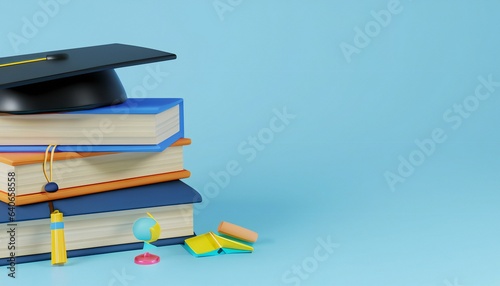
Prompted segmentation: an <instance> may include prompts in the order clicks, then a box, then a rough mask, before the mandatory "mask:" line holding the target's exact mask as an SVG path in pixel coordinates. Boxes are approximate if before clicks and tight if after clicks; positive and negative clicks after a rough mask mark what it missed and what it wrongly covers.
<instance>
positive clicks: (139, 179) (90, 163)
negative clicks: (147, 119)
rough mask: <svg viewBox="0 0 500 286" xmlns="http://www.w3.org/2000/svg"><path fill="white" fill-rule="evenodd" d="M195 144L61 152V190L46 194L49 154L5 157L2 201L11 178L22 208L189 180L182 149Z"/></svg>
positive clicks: (57, 160) (56, 172)
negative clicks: (45, 169)
mask: <svg viewBox="0 0 500 286" xmlns="http://www.w3.org/2000/svg"><path fill="white" fill-rule="evenodd" d="M190 143H191V140H190V139H187V138H182V139H180V140H178V141H176V142H175V143H174V144H173V145H171V146H170V147H168V148H167V149H165V150H164V151H162V152H155V153H136V152H122V153H75V152H56V153H54V160H53V169H52V175H53V181H54V182H56V183H57V184H58V186H59V190H58V191H57V192H54V193H47V192H45V191H43V190H42V186H44V185H45V184H46V178H45V177H44V174H43V170H42V168H41V166H43V162H44V159H45V158H44V157H45V154H44V153H0V200H1V201H4V202H8V198H7V191H8V188H9V184H11V185H12V182H10V181H9V178H10V177H13V178H11V180H14V181H15V192H14V193H15V194H14V195H15V197H16V204H17V205H23V204H26V203H33V202H37V200H38V201H47V200H54V199H61V198H68V197H71V196H79V195H86V194H91V193H96V192H103V191H108V190H116V189H120V188H124V187H125V186H127V184H129V186H138V185H140V184H151V183H158V182H162V181H168V180H174V179H182V178H187V177H189V175H190V173H189V172H188V171H186V170H184V167H183V150H182V149H183V146H185V145H188V144H190ZM8 174H11V176H10V177H9V175H8ZM11 189H12V188H11Z"/></svg>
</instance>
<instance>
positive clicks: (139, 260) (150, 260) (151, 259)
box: [134, 252, 160, 265]
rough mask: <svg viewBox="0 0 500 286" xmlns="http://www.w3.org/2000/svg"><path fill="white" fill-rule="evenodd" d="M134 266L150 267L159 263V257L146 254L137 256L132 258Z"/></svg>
mask: <svg viewBox="0 0 500 286" xmlns="http://www.w3.org/2000/svg"><path fill="white" fill-rule="evenodd" d="M134 262H135V264H140V265H152V264H156V263H158V262H160V257H159V256H158V255H155V254H152V253H149V252H146V253H143V254H139V255H137V256H136V257H135V258H134Z"/></svg>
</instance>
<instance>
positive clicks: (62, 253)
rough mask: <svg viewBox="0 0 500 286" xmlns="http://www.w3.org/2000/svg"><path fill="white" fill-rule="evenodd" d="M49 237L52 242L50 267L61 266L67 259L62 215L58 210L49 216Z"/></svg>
mask: <svg viewBox="0 0 500 286" xmlns="http://www.w3.org/2000/svg"><path fill="white" fill-rule="evenodd" d="M50 236H51V240H52V253H51V255H52V259H51V260H52V265H63V264H64V263H66V261H67V260H68V258H67V256H66V241H65V240H64V221H63V213H61V212H59V211H58V210H56V211H54V212H53V213H52V214H50Z"/></svg>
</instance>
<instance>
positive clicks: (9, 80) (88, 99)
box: [0, 44, 176, 114]
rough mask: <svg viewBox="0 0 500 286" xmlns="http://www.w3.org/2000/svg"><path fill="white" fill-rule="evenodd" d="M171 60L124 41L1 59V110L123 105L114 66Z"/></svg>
mask: <svg viewBox="0 0 500 286" xmlns="http://www.w3.org/2000/svg"><path fill="white" fill-rule="evenodd" d="M175 58H176V55H175V54H171V53H167V52H162V51H157V50H152V49H147V48H142V47H136V46H129V45H122V44H110V45H103V46H94V47H86V48H78V49H70V50H62V51H52V52H46V53H36V54H30V55H22V56H13V57H7V58H0V112H7V113H14V114H28V113H41V112H57V111H70V110H81V109H90V108H96V107H100V106H106V105H112V104H118V103H122V102H124V101H125V100H126V99H127V95H126V93H125V90H124V89H123V86H122V84H121V82H120V79H119V78H118V76H117V75H116V72H115V71H114V69H115V68H120V67H126V66H132V65H139V64H147V63H152V62H159V61H166V60H172V59H175Z"/></svg>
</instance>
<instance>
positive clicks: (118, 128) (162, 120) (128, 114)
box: [0, 98, 184, 152]
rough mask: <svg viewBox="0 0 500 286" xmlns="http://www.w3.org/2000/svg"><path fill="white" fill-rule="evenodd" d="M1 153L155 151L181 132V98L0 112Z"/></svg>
mask: <svg viewBox="0 0 500 286" xmlns="http://www.w3.org/2000/svg"><path fill="white" fill-rule="evenodd" d="M0 130H2V136H0V152H45V149H46V148H47V146H48V145H58V146H57V148H56V151H57V152H160V151H163V150H164V149H165V148H167V147H168V146H170V145H172V143H174V142H175V141H177V140H178V139H180V138H183V137H184V112H183V100H182V99H181V98H129V99H127V101H125V102H124V103H121V104H117V105H111V106H105V107H99V108H94V109H88V110H80V111H70V112H59V113H41V114H27V115H13V114H7V113H0Z"/></svg>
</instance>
